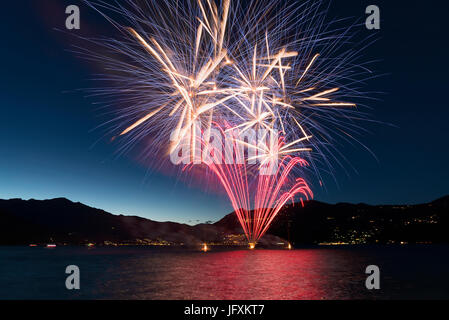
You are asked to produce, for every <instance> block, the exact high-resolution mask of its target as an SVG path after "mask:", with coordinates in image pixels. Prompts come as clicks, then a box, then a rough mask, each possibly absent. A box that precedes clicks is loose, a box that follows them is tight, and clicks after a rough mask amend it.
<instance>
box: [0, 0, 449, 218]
mask: <svg viewBox="0 0 449 320" xmlns="http://www.w3.org/2000/svg"><path fill="white" fill-rule="evenodd" d="M371 2H372V1H370V2H367V1H334V3H333V4H332V6H331V11H330V13H329V17H331V18H333V17H348V16H353V17H355V18H363V17H364V11H365V8H366V6H367V5H369V4H377V5H378V6H379V7H380V9H381V18H382V23H381V30H380V31H367V30H364V31H363V32H366V33H367V32H378V38H379V40H378V41H377V42H376V43H374V44H373V45H372V46H371V47H370V48H369V49H368V50H367V51H366V54H367V58H370V59H371V58H375V59H381V60H382V61H381V62H380V63H378V71H377V72H378V73H388V75H386V76H384V77H382V78H381V79H378V80H374V81H371V82H369V88H368V89H369V90H372V91H382V92H385V93H386V94H383V95H381V96H378V98H380V101H374V102H372V103H371V107H372V108H373V111H372V114H373V118H374V119H376V120H379V121H382V122H385V123H392V124H394V125H395V126H396V128H395V127H392V126H388V125H371V126H370V127H369V129H370V131H371V132H372V134H371V135H367V136H365V137H363V142H364V143H365V144H366V145H367V146H369V147H370V148H371V149H372V151H373V152H374V153H375V154H376V156H377V158H378V161H376V160H375V159H374V158H373V157H372V156H371V155H370V154H369V153H368V152H366V151H365V150H363V149H362V148H361V147H354V148H352V147H348V148H345V150H343V152H345V154H346V156H347V157H348V158H349V159H351V162H352V164H353V166H354V168H355V169H356V170H357V173H356V172H354V171H351V170H349V172H350V175H349V176H347V175H346V174H345V172H344V171H343V170H340V171H337V173H336V177H337V180H338V186H337V185H336V184H335V183H334V182H333V181H332V180H329V181H326V184H327V191H324V190H320V189H319V188H317V187H316V188H315V189H314V191H315V195H316V197H315V198H316V199H317V200H321V201H327V202H333V203H334V202H342V201H345V202H365V203H371V204H378V203H419V202H425V201H430V200H433V199H435V198H438V197H440V196H443V195H446V194H449V182H448V181H449V170H448V168H447V164H448V163H449V152H448V150H447V146H448V142H447V139H448V138H449V125H448V116H449V106H448V100H447V98H446V93H447V92H449V90H448V89H449V85H448V80H447V79H448V74H449V63H448V57H449V52H448V51H449V50H448V41H447V33H448V27H447V22H445V21H446V19H447V17H448V16H449V5H448V4H446V2H439V1H438V2H437V1H431V2H426V3H429V5H427V6H424V5H423V4H422V2H421V4H420V5H419V4H415V3H412V2H411V1H401V2H403V3H402V4H399V1H394V4H393V3H391V2H393V1H389V2H387V1H374V2H372V3H371ZM68 4H79V2H78V1H76V0H73V1H60V0H46V1H25V0H23V1H14V2H11V3H8V4H6V3H2V13H3V14H2V19H1V22H0V23H1V29H0V33H1V41H2V49H1V50H0V57H1V60H2V77H1V78H0V82H1V83H0V85H1V91H0V106H1V117H0V147H1V148H0V198H3V199H7V198H25V199H29V198H35V199H46V198H54V197H67V198H69V199H71V200H74V201H80V202H83V203H86V204H88V205H92V206H95V207H99V208H102V209H105V210H108V211H110V212H112V213H117V214H118V213H122V214H135V215H141V216H144V217H147V218H151V219H154V220H163V221H165V220H172V221H181V222H189V221H190V222H192V223H194V222H196V220H200V221H206V220H217V219H219V218H221V217H222V216H223V215H224V214H226V213H229V212H230V211H232V210H231V207H230V205H228V203H227V199H226V197H225V196H222V195H213V194H210V193H205V192H204V191H202V190H200V189H198V188H192V187H188V186H186V185H185V184H184V183H182V182H179V181H177V180H176V179H174V178H173V177H170V176H165V175H163V174H160V173H156V172H151V174H150V175H148V170H147V168H145V167H143V166H142V165H140V164H139V163H138V162H137V161H136V160H135V159H134V158H133V157H128V156H122V157H119V158H117V157H116V156H115V151H116V146H115V145H113V144H110V143H108V140H107V139H103V140H100V141H99V142H98V143H95V142H97V141H98V140H99V139H101V138H102V132H101V131H98V130H94V131H92V129H93V128H95V127H96V126H97V125H99V124H100V123H101V122H102V119H99V117H98V111H96V110H95V107H94V106H93V105H92V103H93V102H94V101H93V100H92V99H89V98H85V97H84V95H85V94H83V93H82V91H79V90H77V89H81V88H86V87H90V86H92V83H91V82H90V81H88V79H90V78H91V77H92V75H93V73H95V72H96V71H98V70H95V66H92V65H90V64H89V63H88V62H86V61H83V60H81V59H79V58H77V57H76V56H75V55H74V54H72V53H70V52H68V51H67V50H68V49H70V46H71V44H72V43H71V41H72V40H73V38H72V37H70V36H67V35H65V34H64V33H62V32H58V31H55V30H54V29H53V28H55V27H56V28H61V29H63V28H64V21H65V17H66V15H65V13H64V11H65V6H66V5H68ZM80 7H81V15H82V19H81V30H80V31H74V32H79V33H80V35H84V34H87V33H88V34H89V35H90V36H92V35H95V32H96V31H97V30H94V29H93V28H92V24H89V25H84V28H83V17H86V18H85V19H86V20H87V19H90V21H92V19H98V20H99V21H101V20H102V18H101V17H100V16H97V15H96V14H95V13H93V12H91V10H90V9H88V8H86V7H84V6H80ZM94 26H95V25H94ZM102 28H103V29H101V30H98V32H99V34H102V32H105V31H106V32H108V30H107V29H108V26H107V24H104V23H103V24H102Z"/></svg>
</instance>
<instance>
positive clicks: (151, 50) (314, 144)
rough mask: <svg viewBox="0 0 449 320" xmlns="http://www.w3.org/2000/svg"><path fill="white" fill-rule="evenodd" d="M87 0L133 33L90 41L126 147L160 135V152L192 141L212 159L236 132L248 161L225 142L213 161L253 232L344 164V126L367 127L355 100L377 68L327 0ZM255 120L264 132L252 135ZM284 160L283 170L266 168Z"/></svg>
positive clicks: (351, 131)
mask: <svg viewBox="0 0 449 320" xmlns="http://www.w3.org/2000/svg"><path fill="white" fill-rule="evenodd" d="M86 3H87V4H89V5H90V6H91V7H92V8H94V9H95V10H97V11H98V12H100V13H101V14H102V15H104V16H105V17H106V18H107V19H108V20H109V21H110V22H111V23H112V24H113V25H114V26H115V27H116V28H117V29H118V30H119V31H120V32H121V35H122V36H121V38H120V39H109V40H108V39H104V40H97V41H96V43H98V44H100V45H101V46H103V47H105V48H106V49H108V50H109V51H110V52H111V54H102V55H98V54H95V53H92V52H91V51H84V50H80V51H81V53H82V54H84V55H85V56H86V57H87V58H89V59H94V60H97V61H101V63H102V64H104V65H105V67H106V69H107V70H109V71H110V72H109V73H108V74H107V75H104V77H102V78H105V79H108V80H110V81H112V82H113V84H114V85H113V86H111V87H108V88H100V89H96V90H94V92H95V93H96V94H100V95H105V96H108V97H110V98H111V99H113V100H114V101H116V102H117V103H118V104H119V105H120V108H118V109H117V110H118V111H117V112H118V115H117V117H116V118H115V119H114V120H113V122H111V123H114V124H113V125H112V128H113V130H114V131H115V135H116V136H120V137H122V138H123V139H121V140H123V141H124V144H123V145H122V151H126V150H129V148H131V147H132V146H133V145H135V144H136V143H137V142H139V141H142V140H143V139H144V138H145V137H152V143H151V145H150V146H148V149H147V150H148V151H149V152H151V153H152V155H154V154H160V155H161V154H163V155H167V154H173V153H178V152H179V150H180V149H182V148H185V147H186V146H187V149H189V150H190V152H188V154H189V157H188V158H189V159H188V161H187V162H188V163H190V164H199V165H201V164H204V163H205V161H204V159H203V156H201V157H200V158H199V159H198V158H195V154H196V152H197V151H196V150H197V149H198V148H200V149H202V148H203V147H209V145H210V141H209V140H210V138H211V135H212V131H213V130H214V129H217V128H218V129H219V130H220V132H221V133H222V135H223V136H225V135H227V134H229V133H230V136H231V137H232V143H231V146H232V148H233V149H235V150H239V148H240V147H244V148H246V149H247V151H246V152H241V153H240V154H239V156H240V157H243V158H244V160H245V161H244V163H227V162H226V161H225V159H224V158H223V154H222V153H219V152H218V150H215V151H216V152H212V153H206V156H207V157H209V158H212V159H214V160H215V161H211V162H208V163H207V165H206V166H205V167H206V168H207V169H208V170H209V171H210V172H212V173H214V174H215V176H216V177H217V178H218V179H219V181H220V182H221V184H222V186H223V187H224V188H225V190H226V192H227V194H228V196H229V198H230V200H231V202H232V204H233V207H234V209H235V211H236V213H237V216H238V218H239V221H240V222H241V224H242V227H243V229H244V231H245V233H246V235H247V237H248V240H249V241H250V242H256V241H257V240H259V239H260V237H261V236H262V235H263V234H264V233H265V232H266V231H267V229H268V227H269V225H270V223H271V222H272V220H273V219H274V217H275V216H276V214H277V213H278V212H279V210H280V209H281V208H282V207H283V206H284V205H285V204H286V203H287V202H288V201H294V200H295V197H296V196H300V198H301V201H302V199H309V198H310V197H311V196H312V191H311V189H310V188H309V186H308V185H307V183H306V181H305V180H304V176H305V175H306V174H307V173H308V171H310V170H313V172H315V173H316V174H317V175H318V177H319V179H320V180H321V178H320V174H321V171H322V170H323V169H324V170H325V171H326V170H327V171H330V172H332V171H333V163H334V162H336V163H340V161H339V160H338V158H339V157H338V155H339V151H338V144H336V143H335V142H336V141H338V140H339V138H342V140H347V139H354V138H353V137H354V136H355V135H356V134H358V133H359V132H360V131H362V130H363V128H361V127H360V126H359V125H358V124H357V122H356V120H358V119H361V118H363V117H364V116H365V115H364V114H363V113H361V112H360V111H359V110H358V106H357V105H356V103H355V102H353V101H354V100H357V99H359V98H360V97H363V96H364V95H365V93H364V92H361V91H360V89H359V86H360V84H361V80H363V79H365V78H366V77H367V76H366V75H367V74H370V71H369V70H368V69H367V67H366V66H365V65H364V64H359V63H357V59H358V53H359V51H358V50H356V49H354V48H352V47H351V48H350V49H347V50H345V49H344V48H345V47H346V46H347V45H348V43H349V42H350V40H351V37H352V36H351V32H352V27H354V26H351V27H349V28H348V27H345V28H342V27H338V25H339V23H342V21H336V23H335V24H332V23H327V22H326V21H325V16H326V10H323V5H322V3H321V2H319V1H305V2H297V1H274V0H273V1H269V0H260V1H251V2H250V3H246V2H240V1H232V0H221V1H215V0H198V1H196V2H195V1H171V2H166V1H155V0H146V1H132V0H127V1H124V3H123V4H121V5H116V4H109V3H107V2H103V1H86ZM120 21H121V22H120ZM333 25H334V26H335V27H332V26H333ZM254 132H258V133H259V132H263V133H262V138H261V139H259V140H258V141H257V142H254V141H248V139H246V138H247V136H248V134H250V133H254ZM274 135H278V136H279V137H280V138H279V139H276V143H267V142H266V141H267V138H269V137H271V136H274ZM223 148H226V146H223ZM212 150H213V148H212ZM209 151H210V150H209ZM161 158H164V157H161ZM333 160H335V161H333ZM217 162H219V163H217ZM254 162H257V164H255V163H254ZM274 162H276V163H277V164H278V165H277V167H276V170H275V171H274V172H273V173H272V174H271V175H267V174H263V172H262V170H264V168H266V167H267V165H270V164H272V163H274ZM309 164H310V166H309ZM307 168H310V169H307ZM205 176H207V173H205ZM298 176H299V177H300V178H296V177H298ZM292 177H294V178H292ZM252 181H254V182H252Z"/></svg>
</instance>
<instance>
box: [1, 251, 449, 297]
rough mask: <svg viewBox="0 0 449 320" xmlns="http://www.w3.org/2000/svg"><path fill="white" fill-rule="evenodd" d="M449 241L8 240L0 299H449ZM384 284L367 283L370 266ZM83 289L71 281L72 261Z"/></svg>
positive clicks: (2, 264)
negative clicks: (162, 245)
mask: <svg viewBox="0 0 449 320" xmlns="http://www.w3.org/2000/svg"><path fill="white" fill-rule="evenodd" d="M448 253H449V247H448V246H400V247H399V246H398V247H395V246H390V247H313V248H303V249H297V250H291V251H289V250H254V251H250V250H221V251H218V250H216V251H214V250H213V251H211V252H207V253H203V252H197V251H188V250H181V249H155V248H146V247H140V248H130V247H125V248H124V247H118V248H108V247H102V248H94V249H88V248H84V247H58V248H55V249H47V248H43V247H0V299H200V300H203V299H220V300H221V299H236V300H240V299H285V300H296V299H318V300H320V299H448V298H449V255H448ZM371 264H374V265H378V266H379V267H380V270H381V289H380V290H375V291H369V290H367V289H366V288H365V279H366V277H367V275H366V274H365V273H364V272H365V268H366V266H368V265H371ZM68 265H77V266H78V267H79V268H80V270H81V290H71V291H69V290H67V289H66V288H65V279H66V277H67V275H66V274H65V268H66V266H68Z"/></svg>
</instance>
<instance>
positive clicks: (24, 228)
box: [0, 196, 449, 245]
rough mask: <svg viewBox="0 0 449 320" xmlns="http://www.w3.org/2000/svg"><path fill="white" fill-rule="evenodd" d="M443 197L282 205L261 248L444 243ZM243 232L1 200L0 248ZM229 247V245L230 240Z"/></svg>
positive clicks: (204, 238) (448, 201)
mask: <svg viewBox="0 0 449 320" xmlns="http://www.w3.org/2000/svg"><path fill="white" fill-rule="evenodd" d="M448 217H449V196H446V197H443V198H440V199H437V200H435V201H433V202H430V203H426V204H417V205H376V206H373V205H367V204H349V203H338V204H327V203H323V202H319V201H308V202H306V203H305V205H304V207H302V206H301V205H287V206H285V207H284V208H283V209H282V210H281V211H280V212H279V215H278V216H277V217H276V218H275V219H274V221H273V224H272V226H271V227H270V229H269V231H268V233H269V234H268V235H265V236H264V237H263V238H262V243H265V244H270V243H276V242H282V241H285V240H282V239H288V240H289V241H290V242H292V243H293V244H296V245H301V244H317V243H335V242H339V243H350V244H358V243H382V244H383V243H421V242H424V243H429V242H431V243H448V242H449V233H448V231H449V229H448V227H449V219H448ZM242 233H243V232H242V228H241V227H240V224H239V222H238V220H237V218H236V216H235V214H234V213H231V214H228V215H226V216H225V217H223V219H221V220H220V221H218V222H216V223H214V224H198V225H195V226H190V225H186V224H181V223H175V222H157V221H152V220H149V219H145V218H142V217H137V216H124V215H113V214H111V213H108V212H106V211H104V210H101V209H96V208H92V207H89V206H86V205H84V204H82V203H79V202H77V203H75V202H72V201H70V200H68V199H65V198H57V199H52V200H22V199H11V200H0V244H2V245H14V244H28V243H49V242H57V243H66V244H85V243H89V242H92V243H113V244H114V243H129V244H154V243H157V244H173V245H174V244H178V245H180V244H183V245H198V244H201V243H202V242H208V243H218V244H220V243H229V241H231V240H230V239H231V238H232V237H234V238H233V239H236V238H238V237H239V236H240V238H238V239H240V242H241V243H243V242H244V238H243V236H242ZM231 242H232V241H231ZM237 242H238V241H237Z"/></svg>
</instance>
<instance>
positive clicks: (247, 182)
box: [201, 128, 313, 244]
mask: <svg viewBox="0 0 449 320" xmlns="http://www.w3.org/2000/svg"><path fill="white" fill-rule="evenodd" d="M219 130H220V131H221V133H222V134H224V130H222V129H221V128H219ZM236 136H238V133H237V135H236ZM232 141H233V142H232V143H230V144H228V143H221V144H220V146H217V145H211V144H209V143H208V142H206V141H201V145H202V146H203V147H205V148H207V149H206V150H207V154H206V155H205V157H204V154H203V159H202V163H204V164H205V165H206V166H207V168H209V169H210V171H211V172H213V174H214V175H215V176H216V177H217V178H218V180H219V181H220V183H221V185H222V186H223V188H224V189H225V191H226V193H227V195H228V197H229V199H230V201H231V204H232V207H233V209H234V211H235V213H236V215H237V218H238V220H239V222H240V224H241V226H242V228H243V231H244V232H245V235H246V237H247V239H248V242H249V243H253V244H255V243H257V242H258V241H259V239H260V238H261V237H262V236H263V235H264V234H265V233H266V232H267V230H268V228H269V226H270V225H271V222H272V221H273V219H274V218H275V217H276V216H277V214H278V213H279V211H280V210H281V209H282V208H283V206H284V205H285V204H287V203H288V202H289V201H290V202H292V203H294V201H295V198H296V197H299V198H300V201H301V204H302V205H304V203H303V199H306V200H308V199H310V198H312V197H313V193H312V190H311V189H310V188H309V186H308V184H307V183H306V181H305V180H304V179H303V178H295V179H291V178H290V176H291V173H292V170H293V169H294V168H295V167H297V166H301V167H302V166H307V165H308V164H307V162H306V161H305V160H304V159H302V158H300V157H292V156H290V155H286V156H283V157H281V158H280V159H279V160H278V163H276V169H275V170H273V171H271V170H267V172H268V174H267V172H265V174H264V172H263V170H262V169H264V168H262V167H260V166H259V165H257V168H254V165H251V164H249V163H248V161H247V159H246V158H245V157H243V154H242V153H241V149H240V148H239V147H238V145H237V144H238V140H237V139H233V140H232ZM284 144H285V142H284V139H283V138H280V139H279V140H278V145H277V148H278V149H279V148H281V147H282V146H283V145H284ZM223 150H225V152H223ZM229 152H233V160H234V161H229V158H227V155H229V154H230V153H229ZM238 159H244V161H238ZM229 162H231V163H229ZM271 164H272V163H271ZM268 165H270V164H268ZM265 169H267V165H265ZM292 180H293V181H292ZM253 181H255V183H252V182H253ZM253 184H255V186H253ZM252 187H254V188H255V192H252ZM251 195H254V196H253V197H251Z"/></svg>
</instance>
